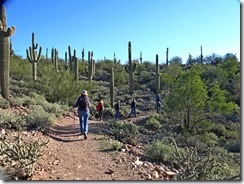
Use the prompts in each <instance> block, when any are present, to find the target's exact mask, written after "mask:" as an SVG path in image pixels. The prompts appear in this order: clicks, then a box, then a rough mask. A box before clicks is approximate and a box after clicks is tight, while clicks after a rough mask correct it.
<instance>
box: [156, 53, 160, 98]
mask: <svg viewBox="0 0 244 184" xmlns="http://www.w3.org/2000/svg"><path fill="white" fill-rule="evenodd" d="M160 77H161V74H160V72H159V64H158V54H156V93H157V94H159V93H160Z"/></svg>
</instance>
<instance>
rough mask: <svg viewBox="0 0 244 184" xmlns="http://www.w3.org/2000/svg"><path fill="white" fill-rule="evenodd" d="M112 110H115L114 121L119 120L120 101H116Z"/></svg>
mask: <svg viewBox="0 0 244 184" xmlns="http://www.w3.org/2000/svg"><path fill="white" fill-rule="evenodd" d="M114 109H115V117H116V120H119V119H120V101H119V100H117V102H116V104H115V105H114Z"/></svg>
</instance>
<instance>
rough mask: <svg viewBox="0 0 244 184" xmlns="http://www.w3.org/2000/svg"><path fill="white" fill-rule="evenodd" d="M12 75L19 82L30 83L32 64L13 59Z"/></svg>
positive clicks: (11, 64) (11, 63)
mask: <svg viewBox="0 0 244 184" xmlns="http://www.w3.org/2000/svg"><path fill="white" fill-rule="evenodd" d="M10 66H11V67H10V75H11V76H12V77H13V78H14V79H16V80H18V81H21V80H23V81H28V82H30V81H31V80H32V79H33V77H32V64H31V63H30V62H29V61H26V60H17V59H13V60H11V62H10Z"/></svg>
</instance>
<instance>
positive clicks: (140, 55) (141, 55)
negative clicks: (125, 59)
mask: <svg viewBox="0 0 244 184" xmlns="http://www.w3.org/2000/svg"><path fill="white" fill-rule="evenodd" d="M139 59H140V63H141V65H142V52H140V58H139Z"/></svg>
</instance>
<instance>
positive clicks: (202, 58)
mask: <svg viewBox="0 0 244 184" xmlns="http://www.w3.org/2000/svg"><path fill="white" fill-rule="evenodd" d="M200 57H201V63H203V55H202V46H201V56H200Z"/></svg>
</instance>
